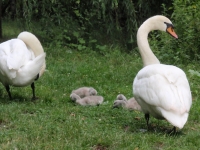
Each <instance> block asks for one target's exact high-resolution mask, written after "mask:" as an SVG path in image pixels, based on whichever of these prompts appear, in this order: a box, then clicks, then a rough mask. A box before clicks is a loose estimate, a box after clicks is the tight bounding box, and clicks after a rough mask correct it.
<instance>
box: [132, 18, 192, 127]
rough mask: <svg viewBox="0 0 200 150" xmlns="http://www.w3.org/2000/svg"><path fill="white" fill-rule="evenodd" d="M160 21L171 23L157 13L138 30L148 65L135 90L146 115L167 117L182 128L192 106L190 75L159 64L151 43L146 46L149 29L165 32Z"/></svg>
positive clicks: (140, 75)
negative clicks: (150, 46)
mask: <svg viewBox="0 0 200 150" xmlns="http://www.w3.org/2000/svg"><path fill="white" fill-rule="evenodd" d="M149 20H150V21H149ZM160 21H161V22H163V24H164V22H168V23H171V21H169V19H166V17H164V16H155V17H152V18H150V19H148V20H147V21H146V22H145V23H144V24H143V25H142V26H141V28H140V29H139V31H138V34H139V35H138V36H137V37H139V38H138V39H137V40H138V45H139V50H140V53H141V56H142V59H143V63H144V66H145V67H144V68H143V69H141V70H140V71H139V72H138V74H137V76H136V77H135V79H134V82H133V93H134V97H135V99H136V100H137V102H138V103H139V104H140V106H141V108H142V111H143V112H144V113H145V114H150V115H152V116H154V117H155V118H157V119H166V120H167V121H168V122H170V123H171V124H172V125H173V126H175V127H178V128H180V129H181V128H183V126H184V125H185V123H186V121H187V118H188V115H189V110H190V107H191V105H192V96H191V91H190V86H189V83H188V80H187V77H186V75H185V73H184V72H183V71H182V70H181V69H180V68H178V67H175V66H172V65H163V64H160V63H159V61H158V60H157V58H156V57H155V55H154V54H153V53H152V51H151V49H150V48H149V46H148V45H144V44H147V43H148V41H147V35H148V32H150V31H151V30H155V29H157V30H161V31H164V29H163V26H162V27H159V26H158V25H159V23H160ZM158 22H159V23H158ZM155 24H156V28H155ZM151 25H152V26H153V27H151ZM145 28H150V29H151V30H149V29H148V30H147V29H146V30H145ZM165 28H166V27H165ZM141 39H143V41H141ZM149 51H151V52H149ZM147 56H148V57H147ZM148 59H149V60H150V61H148Z"/></svg>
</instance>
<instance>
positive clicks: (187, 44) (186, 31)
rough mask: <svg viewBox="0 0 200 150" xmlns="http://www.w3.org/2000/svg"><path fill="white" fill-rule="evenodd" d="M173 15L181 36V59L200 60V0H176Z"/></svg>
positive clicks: (179, 46) (179, 47)
mask: <svg viewBox="0 0 200 150" xmlns="http://www.w3.org/2000/svg"><path fill="white" fill-rule="evenodd" d="M173 5H174V13H173V15H172V17H173V18H174V20H176V26H177V27H178V28H177V29H176V30H177V32H178V34H179V37H180V43H179V44H178V45H176V46H177V49H178V50H179V51H182V53H184V54H182V55H181V57H182V58H181V59H185V58H184V57H186V58H189V59H190V60H200V55H199V52H200V51H199V47H200V34H198V33H199V32H200V1H198V0H189V1H185V0H175V1H174V3H173Z"/></svg>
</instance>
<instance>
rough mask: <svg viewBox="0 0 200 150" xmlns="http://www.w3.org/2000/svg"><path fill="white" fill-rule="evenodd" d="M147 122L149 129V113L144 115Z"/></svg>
mask: <svg viewBox="0 0 200 150" xmlns="http://www.w3.org/2000/svg"><path fill="white" fill-rule="evenodd" d="M144 117H145V119H146V122H147V129H149V114H145V115H144Z"/></svg>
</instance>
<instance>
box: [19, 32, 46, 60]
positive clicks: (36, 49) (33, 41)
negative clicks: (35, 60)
mask: <svg viewBox="0 0 200 150" xmlns="http://www.w3.org/2000/svg"><path fill="white" fill-rule="evenodd" d="M17 38H18V39H20V40H22V41H23V42H24V43H25V44H26V46H27V47H28V49H31V50H32V51H33V53H34V55H35V57H37V56H38V55H40V54H42V53H44V50H43V47H42V45H41V43H40V41H39V40H38V38H37V37H36V36H35V35H33V34H32V33H30V32H22V33H20V34H19V35H18V37H17Z"/></svg>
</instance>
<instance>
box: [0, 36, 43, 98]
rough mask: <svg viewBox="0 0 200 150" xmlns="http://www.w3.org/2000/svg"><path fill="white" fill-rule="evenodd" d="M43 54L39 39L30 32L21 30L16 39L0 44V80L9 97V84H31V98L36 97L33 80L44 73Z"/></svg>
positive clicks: (19, 85) (20, 85)
mask: <svg viewBox="0 0 200 150" xmlns="http://www.w3.org/2000/svg"><path fill="white" fill-rule="evenodd" d="M45 56H46V54H45V53H44V50H43V48H42V45H41V43H40V41H39V40H38V39H37V37H36V36H35V35H33V34H32V33H30V32H22V33H20V34H19V35H18V38H17V39H11V40H8V41H6V42H3V43H1V44H0V82H1V83H2V84H3V85H4V86H5V88H6V91H7V93H8V96H9V98H10V99H12V96H11V93H10V87H9V86H10V85H11V86H16V87H23V86H27V85H31V88H32V91H33V97H32V99H36V96H35V86H34V81H35V80H37V79H38V78H39V77H41V75H42V74H43V73H44V70H45V67H46V64H45Z"/></svg>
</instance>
